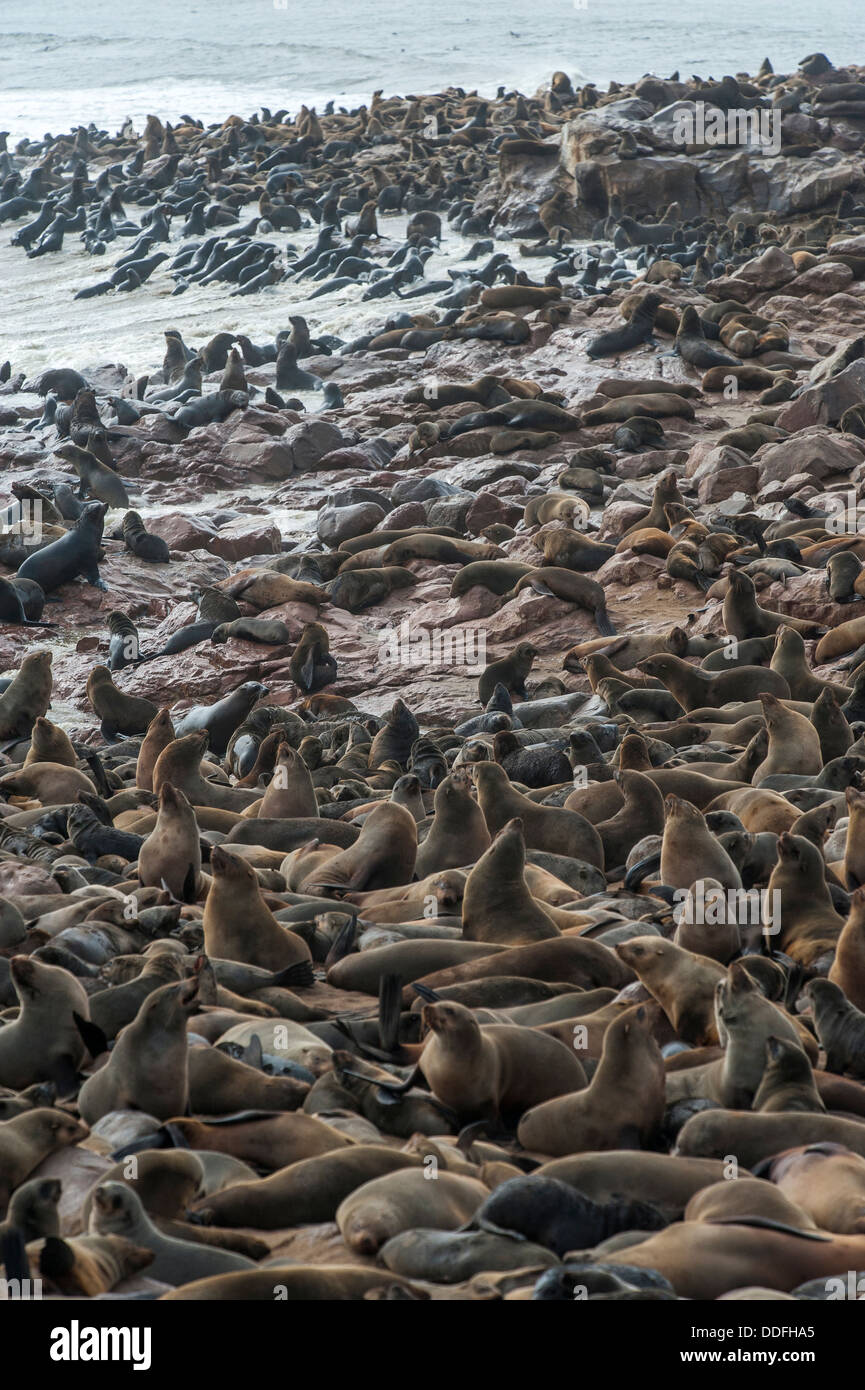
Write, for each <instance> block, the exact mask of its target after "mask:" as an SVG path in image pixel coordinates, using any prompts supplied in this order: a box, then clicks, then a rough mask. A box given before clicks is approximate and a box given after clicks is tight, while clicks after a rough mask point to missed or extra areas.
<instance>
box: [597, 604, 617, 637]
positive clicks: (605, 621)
mask: <svg viewBox="0 0 865 1390" xmlns="http://www.w3.org/2000/svg"><path fill="white" fill-rule="evenodd" d="M594 616H595V627H596V628H597V629H598V632H599V633H600V634H601V636H602V637H615V636H616V629H615V628H614V627H613V624H612V622H611V620H610V615H609V613H608V612H607V610H606V607H605V606H604V604H598V607H597V608H596V609H595V615H594Z"/></svg>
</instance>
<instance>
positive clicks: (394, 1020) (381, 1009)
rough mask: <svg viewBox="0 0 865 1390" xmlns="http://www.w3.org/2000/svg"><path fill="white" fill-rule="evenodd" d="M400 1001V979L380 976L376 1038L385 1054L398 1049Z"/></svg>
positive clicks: (397, 976)
mask: <svg viewBox="0 0 865 1390" xmlns="http://www.w3.org/2000/svg"><path fill="white" fill-rule="evenodd" d="M401 1001H402V979H401V977H400V976H399V975H382V978H381V983H380V985H379V989H378V1037H379V1042H380V1043H381V1045H382V1047H383V1048H384V1049H385V1051H386V1052H395V1051H396V1050H397V1048H398V1047H399V1020H400V1013H401V1009H400V1003H401Z"/></svg>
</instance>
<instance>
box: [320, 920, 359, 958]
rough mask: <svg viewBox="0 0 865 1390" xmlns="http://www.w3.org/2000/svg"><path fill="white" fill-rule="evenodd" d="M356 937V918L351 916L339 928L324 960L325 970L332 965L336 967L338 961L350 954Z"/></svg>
mask: <svg viewBox="0 0 865 1390" xmlns="http://www.w3.org/2000/svg"><path fill="white" fill-rule="evenodd" d="M356 935H357V918H356V917H354V916H352V917H349V919H348V921H347V922H346V923H345V925H344V926H342V927H340V929H339V931H338V933H337V935H336V939H335V941H334V943H333V945H332V946H331V948H330V950H329V951H328V953H327V957H326V958H325V962H324V968H325V970H329V969H330V967H331V966H332V965H336V963H337V961H340V960H342V959H343V958H344V957H345V956H347V955H350V954H351V952H352V950H353V949H354V941H355V936H356Z"/></svg>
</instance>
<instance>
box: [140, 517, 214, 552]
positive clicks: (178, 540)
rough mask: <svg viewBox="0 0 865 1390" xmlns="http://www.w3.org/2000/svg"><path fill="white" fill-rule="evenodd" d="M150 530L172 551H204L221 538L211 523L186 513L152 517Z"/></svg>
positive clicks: (149, 522) (149, 524)
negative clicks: (213, 541)
mask: <svg viewBox="0 0 865 1390" xmlns="http://www.w3.org/2000/svg"><path fill="white" fill-rule="evenodd" d="M148 530H150V531H152V532H153V534H154V535H156V536H161V537H162V539H163V540H164V541H165V542H166V544H167V545H168V547H169V549H170V550H204V549H206V548H207V547H208V545H209V544H210V542H211V541H212V540H216V539H218V537H219V532H218V531H217V529H216V527H215V526H211V524H210V522H209V521H205V520H204V519H203V518H202V517H193V516H189V515H187V514H186V513H184V512H165V513H164V514H163V515H162V516H155V517H151V518H150V519H149V521H148Z"/></svg>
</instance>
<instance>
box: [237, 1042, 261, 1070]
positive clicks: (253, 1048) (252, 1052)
mask: <svg viewBox="0 0 865 1390" xmlns="http://www.w3.org/2000/svg"><path fill="white" fill-rule="evenodd" d="M241 1061H243V1062H245V1063H246V1065H247V1066H248V1067H255V1070H256V1071H263V1070H264V1053H263V1051H262V1047H261V1038H260V1037H259V1036H258V1034H257V1033H253V1035H252V1037H251V1038H250V1040H249V1043H248V1044H247V1046H246V1047H245V1048H244V1051H243V1057H242V1058H241Z"/></svg>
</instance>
